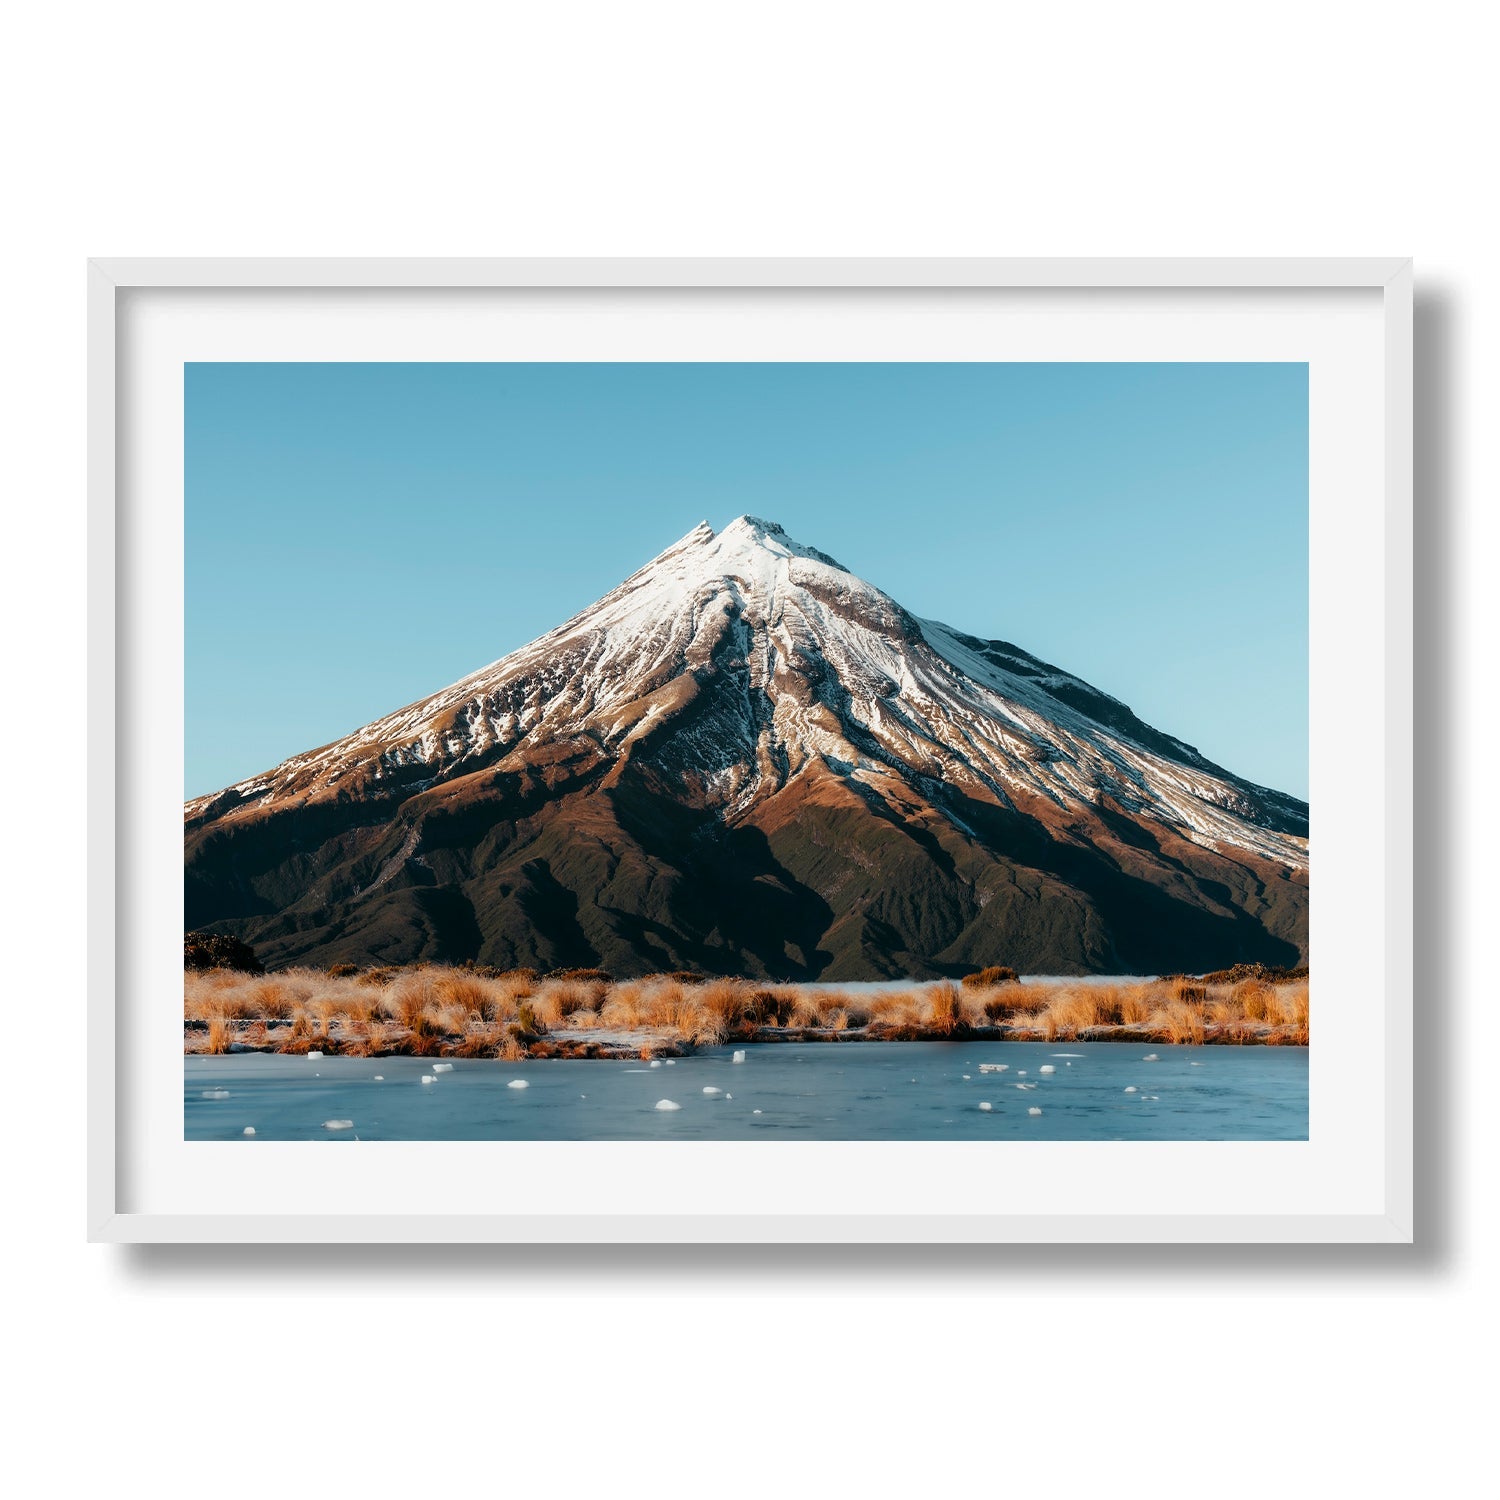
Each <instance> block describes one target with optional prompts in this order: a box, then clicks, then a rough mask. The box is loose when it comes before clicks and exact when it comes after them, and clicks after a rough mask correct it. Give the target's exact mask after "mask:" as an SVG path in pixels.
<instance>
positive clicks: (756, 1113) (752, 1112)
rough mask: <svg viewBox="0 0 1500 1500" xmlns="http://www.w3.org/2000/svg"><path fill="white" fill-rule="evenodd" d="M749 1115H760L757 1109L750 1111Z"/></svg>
mask: <svg viewBox="0 0 1500 1500" xmlns="http://www.w3.org/2000/svg"><path fill="white" fill-rule="evenodd" d="M750 1113H751V1114H752V1115H758V1114H759V1113H760V1111H759V1110H758V1109H752V1110H751V1111H750Z"/></svg>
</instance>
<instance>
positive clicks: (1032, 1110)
mask: <svg viewBox="0 0 1500 1500" xmlns="http://www.w3.org/2000/svg"><path fill="white" fill-rule="evenodd" d="M1041 1112H1042V1110H1041V1106H1040V1105H1038V1104H1033V1105H1032V1106H1031V1108H1030V1109H1028V1110H1027V1111H1026V1113H1027V1114H1028V1115H1039V1114H1041Z"/></svg>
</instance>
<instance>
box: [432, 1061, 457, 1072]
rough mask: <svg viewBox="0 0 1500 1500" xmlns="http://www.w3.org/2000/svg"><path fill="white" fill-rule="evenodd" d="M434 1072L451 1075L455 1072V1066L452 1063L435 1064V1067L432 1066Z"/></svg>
mask: <svg viewBox="0 0 1500 1500" xmlns="http://www.w3.org/2000/svg"><path fill="white" fill-rule="evenodd" d="M432 1071H433V1072H434V1073H451V1072H452V1071H453V1064H452V1063H433V1065H432Z"/></svg>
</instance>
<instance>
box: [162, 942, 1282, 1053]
mask: <svg viewBox="0 0 1500 1500" xmlns="http://www.w3.org/2000/svg"><path fill="white" fill-rule="evenodd" d="M346 968H347V966H340V972H336V973H332V972H324V971H322V970H314V969H285V970H280V971H278V972H277V973H275V974H247V973H239V972H236V971H232V970H207V971H189V972H187V973H186V974H185V975H184V1017H185V1020H186V1021H187V1022H188V1023H189V1031H188V1038H189V1046H190V1047H192V1048H194V1049H195V1050H207V1051H210V1052H223V1051H227V1050H228V1049H229V1048H230V1047H231V1046H233V1045H235V1044H236V1043H238V1044H243V1045H263V1046H270V1047H277V1048H280V1049H281V1050H289V1051H304V1052H305V1051H308V1050H311V1049H322V1050H328V1051H333V1052H342V1053H347V1054H356V1055H382V1054H384V1053H388V1052H392V1051H396V1052H411V1053H414V1054H416V1055H419V1056H426V1055H431V1054H437V1053H439V1052H441V1053H444V1054H452V1055H456V1056H461V1057H508V1058H514V1057H519V1056H523V1055H525V1052H526V1050H527V1048H528V1047H535V1046H537V1045H539V1044H540V1045H542V1046H543V1049H544V1050H545V1049H546V1048H547V1047H548V1046H554V1045H563V1046H567V1045H570V1044H577V1045H584V1044H587V1043H588V1039H589V1037H590V1036H591V1035H592V1034H593V1033H595V1032H604V1033H607V1034H610V1035H613V1036H620V1035H624V1036H626V1037H628V1038H633V1040H632V1041H631V1042H630V1045H631V1046H632V1047H641V1046H648V1047H649V1046H652V1045H655V1046H662V1045H667V1044H670V1045H673V1046H677V1047H685V1048H691V1047H703V1046H714V1045H717V1044H720V1043H723V1042H727V1041H730V1040H732V1039H737V1038H748V1037H753V1036H755V1035H756V1034H758V1033H761V1032H762V1031H763V1030H764V1029H766V1028H770V1029H789V1028H795V1029H807V1030H824V1031H828V1032H830V1033H834V1034H838V1035H849V1034H864V1033H865V1032H866V1031H867V1030H868V1031H869V1033H870V1034H871V1035H875V1036H881V1037H893V1038H896V1037H905V1038H911V1039H916V1038H921V1037H945V1036H953V1035H956V1034H962V1033H965V1032H967V1031H970V1030H982V1029H994V1028H1004V1029H1008V1030H1009V1031H1011V1032H1018V1033H1020V1034H1023V1035H1026V1034H1032V1035H1039V1036H1041V1037H1044V1038H1046V1039H1047V1040H1051V1041H1063V1040H1073V1039H1077V1038H1079V1037H1081V1036H1083V1035H1085V1034H1091V1033H1094V1032H1095V1031H1096V1029H1098V1028H1106V1029H1107V1028H1117V1027H1127V1028H1135V1029H1137V1030H1139V1031H1141V1032H1143V1033H1145V1032H1149V1033H1150V1034H1151V1035H1152V1036H1154V1037H1156V1038H1158V1039H1159V1040H1161V1041H1164V1042H1166V1041H1171V1042H1202V1041H1204V1040H1205V1039H1207V1040H1213V1041H1244V1042H1256V1041H1266V1040H1272V1039H1274V1040H1277V1041H1280V1042H1283V1043H1288V1042H1295V1041H1296V1040H1297V1039H1298V1038H1301V1039H1302V1041H1303V1042H1305V1040H1306V1037H1307V1034H1308V1028H1309V991H1308V983H1307V980H1306V979H1300V980H1296V981H1292V982H1279V983H1273V982H1269V981H1267V980H1264V979H1261V978H1257V977H1253V976H1252V977H1250V978H1246V979H1240V980H1237V981H1236V982H1234V983H1225V984H1205V983H1202V982H1199V981H1192V980H1183V979H1180V978H1173V979H1167V980H1157V981H1150V982H1146V983H1140V984H1083V983H1078V984H1066V983H1065V984H1023V983H1020V982H1019V981H1017V980H1014V979H1009V978H1006V979H1002V980H1000V981H998V982H996V983H994V984H968V983H966V984H964V985H962V986H961V985H958V984H954V983H951V982H948V981H943V982H940V983H937V984H930V985H912V986H900V985H893V986H892V987H891V988H890V989H888V990H882V991H880V992H878V993H876V994H873V995H865V994H857V993H855V994H851V993H849V992H845V991H840V990H837V989H831V990H823V989H816V988H812V987H809V986H801V985H796V984H764V983H757V982H754V981H750V980H741V979H705V978H703V977H702V976H700V975H677V974H661V975H653V976H649V977H647V978H644V979H632V980H624V981H619V982H614V981H608V980H605V979H603V978H600V977H598V976H597V975H596V974H594V973H593V972H592V971H572V972H569V973H567V974H565V975H562V976H557V977H550V976H549V977H545V978H539V977H538V976H536V975H535V974H533V973H531V972H530V971H515V972H509V973H494V972H490V971H481V970H477V969H473V968H456V967H447V966H443V965H436V964H433V965H418V966H413V967H410V968H406V969H400V970H387V971H383V978H382V980H381V982H379V983H370V982H369V974H370V973H371V972H373V971H368V970H367V971H364V972H355V973H348V972H343V970H344V969H346Z"/></svg>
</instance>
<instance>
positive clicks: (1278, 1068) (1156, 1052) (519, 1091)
mask: <svg viewBox="0 0 1500 1500" xmlns="http://www.w3.org/2000/svg"><path fill="white" fill-rule="evenodd" d="M742 1050H743V1051H744V1053H745V1058H746V1060H745V1061H744V1062H743V1063H735V1062H734V1061H733V1060H732V1059H733V1055H734V1051H735V1049H733V1048H730V1047H716V1048H710V1049H707V1050H705V1051H702V1052H700V1053H698V1054H696V1055H695V1056H693V1057H683V1058H677V1059H676V1060H675V1061H674V1062H672V1063H670V1064H668V1063H666V1062H663V1063H661V1064H659V1065H657V1066H654V1067H653V1066H651V1065H649V1064H647V1063H645V1062H638V1061H626V1062H600V1061H584V1060H560V1059H559V1060H551V1059H547V1060H543V1059H535V1060H528V1061H525V1062H518V1063H506V1062H494V1061H489V1060H483V1061H464V1060H461V1059H453V1060H452V1062H451V1064H447V1063H443V1062H438V1063H437V1067H439V1068H442V1069H443V1071H434V1060H433V1059H424V1058H411V1057H381V1058H344V1057H325V1058H313V1059H310V1058H304V1057H286V1056H281V1055H278V1054H274V1053H242V1054H237V1055H232V1056H227V1057H189V1058H184V1060H183V1061H184V1064H185V1070H184V1071H185V1088H184V1128H185V1135H186V1138H187V1139H188V1140H191V1141H208V1140H213V1141H225V1140H243V1141H244V1142H245V1144H246V1145H247V1146H250V1145H254V1144H255V1143H256V1142H257V1141H263V1140H274V1141H312V1140H326V1141H340V1140H342V1141H348V1140H356V1139H357V1140H366V1141H373V1140H387V1141H389V1140H403V1141H458V1140H566V1141H590V1140H594V1141H603V1140H608V1141H620V1140H631V1141H635V1140H776V1139H793V1140H835V1141H838V1140H901V1141H912V1140H1052V1141H1058V1140H1066V1141H1076V1140H1132V1141H1139V1140H1163V1141H1184V1140H1199V1141H1227V1140H1236V1141H1245V1140H1306V1139H1307V1058H1308V1054H1307V1049H1306V1048H1303V1047H1172V1046H1166V1045H1160V1044H1142V1045H1137V1044H1129V1043H1118V1042H1113V1043H1084V1042H1074V1043H1063V1042H1059V1043H1051V1042H984V1043H977V1044H976V1043H965V1042H843V1043H810V1044H798V1043H774V1044H767V1045H762V1046H749V1047H746V1048H744V1049H742ZM984 1065H988V1066H989V1067H990V1068H995V1067H997V1065H1004V1071H991V1072H981V1067H982V1066H984ZM1044 1069H1048V1070H1050V1071H1043V1070H1044ZM424 1077H425V1078H427V1079H429V1080H430V1081H429V1082H425V1083H424V1082H423V1081H422V1080H423V1078H424ZM377 1080H379V1081H377ZM523 1082H524V1084H525V1085H526V1087H524V1088H521V1087H514V1086H513V1085H516V1084H519V1083H523ZM709 1090H717V1092H708V1091H709ZM663 1100H667V1101H670V1102H671V1103H673V1104H676V1105H677V1106H679V1107H678V1108H676V1109H658V1108H657V1105H658V1103H659V1102H661V1101H663ZM986 1104H987V1105H989V1108H988V1109H984V1108H981V1106H982V1105H986ZM1033 1111H1040V1113H1033ZM328 1122H332V1123H333V1125H334V1126H335V1127H336V1128H329V1125H328ZM247 1126H248V1127H250V1128H251V1129H253V1131H254V1135H253V1136H247V1135H245V1133H244V1132H245V1129H246V1127H247Z"/></svg>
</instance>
